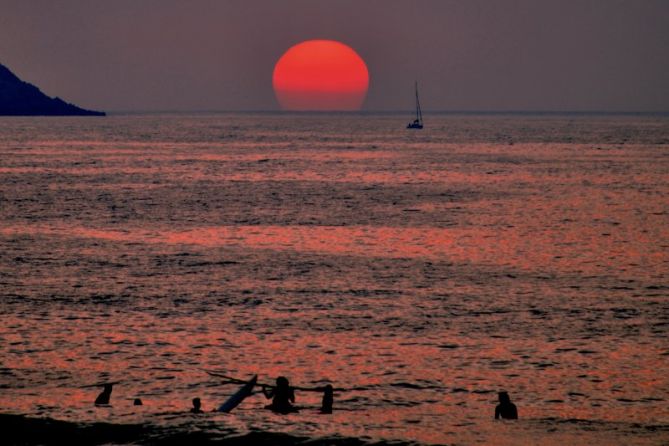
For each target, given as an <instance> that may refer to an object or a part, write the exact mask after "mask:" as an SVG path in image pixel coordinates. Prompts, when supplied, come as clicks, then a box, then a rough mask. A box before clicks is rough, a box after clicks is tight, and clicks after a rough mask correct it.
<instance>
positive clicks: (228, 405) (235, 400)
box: [218, 375, 258, 413]
mask: <svg viewBox="0 0 669 446" xmlns="http://www.w3.org/2000/svg"><path fill="white" fill-rule="evenodd" d="M257 380H258V375H253V378H251V379H250V380H249V381H248V382H247V383H246V384H244V385H243V386H241V387H240V388H239V390H238V391H236V392H235V393H234V394H233V395H232V396H231V397H230V398H228V399H227V400H226V401H225V402H224V403H223V404H221V406H220V407H219V408H218V411H219V412H226V413H227V412H230V411H231V410H232V409H234V408H235V407H237V406H239V405H240V404H241V402H242V401H244V399H245V398H246V397H247V396H249V395H251V392H253V387H254V386H255V385H256V381H257Z"/></svg>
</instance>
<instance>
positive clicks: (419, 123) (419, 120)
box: [407, 82, 423, 129]
mask: <svg viewBox="0 0 669 446" xmlns="http://www.w3.org/2000/svg"><path fill="white" fill-rule="evenodd" d="M407 128H408V129H422V128H423V112H421V110H420V101H419V100H418V82H416V119H414V121H413V122H410V123H409V124H407Z"/></svg>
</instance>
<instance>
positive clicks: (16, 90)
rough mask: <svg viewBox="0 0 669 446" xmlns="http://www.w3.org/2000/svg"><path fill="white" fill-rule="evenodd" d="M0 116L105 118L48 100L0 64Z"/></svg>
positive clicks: (59, 101)
mask: <svg viewBox="0 0 669 446" xmlns="http://www.w3.org/2000/svg"><path fill="white" fill-rule="evenodd" d="M0 116H105V113H104V112H99V111H92V110H84V109H83V108H79V107H77V106H76V105H72V104H68V103H67V102H65V101H63V100H62V99H60V98H50V97H49V96H47V95H45V94H44V93H42V92H41V91H40V89H39V88H37V87H35V86H34V85H32V84H29V83H28V82H23V81H22V80H21V79H19V78H18V77H16V75H15V74H14V73H12V72H11V71H9V69H8V68H7V67H5V66H4V65H2V64H0Z"/></svg>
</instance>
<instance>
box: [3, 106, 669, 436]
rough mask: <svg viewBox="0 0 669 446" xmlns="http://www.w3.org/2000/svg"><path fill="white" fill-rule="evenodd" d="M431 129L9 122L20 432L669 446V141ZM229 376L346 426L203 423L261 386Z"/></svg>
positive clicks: (272, 420)
mask: <svg viewBox="0 0 669 446" xmlns="http://www.w3.org/2000/svg"><path fill="white" fill-rule="evenodd" d="M409 118H410V116H403V115H336V114H335V115H311V116H310V115H300V114H295V115H290V114H284V115H281V114H202V115H135V116H131V115H128V116H111V117H107V118H99V119H98V118H83V119H82V118H0V411H1V412H2V413H4V414H5V415H0V417H5V420H7V419H11V420H15V419H16V418H7V417H9V415H8V414H19V415H22V416H25V417H38V418H43V417H48V418H53V419H57V420H62V421H66V422H67V426H70V427H71V428H72V429H74V431H76V429H84V428H85V426H88V425H89V424H88V423H91V422H97V421H104V422H109V423H113V424H114V425H118V426H119V427H118V429H121V428H122V426H120V425H127V424H141V425H142V426H143V429H145V431H142V433H140V434H137V435H139V437H137V438H134V437H133V438H131V439H129V440H127V442H131V441H137V442H140V443H141V442H147V441H154V440H156V439H168V440H169V439H178V438H185V439H188V438H190V437H189V435H198V437H197V438H198V439H199V440H198V441H206V440H211V441H214V440H216V441H218V440H221V441H222V442H223V443H224V444H225V442H226V441H228V440H226V439H227V438H228V437H231V436H236V437H239V436H242V439H244V438H246V439H247V440H248V442H249V443H253V442H256V443H262V442H266V443H268V444H272V443H276V442H278V441H279V439H281V441H289V442H290V441H294V442H298V441H301V439H304V438H310V439H312V440H314V441H315V444H319V442H322V443H323V444H330V443H333V442H336V441H346V440H345V439H344V437H345V438H357V439H359V440H360V441H362V442H365V443H368V442H377V441H382V442H383V443H388V442H392V441H393V440H403V441H408V442H411V441H415V442H418V443H421V444H432V443H437V444H450V443H456V444H499V445H505V444H555V445H557V444H585V443H588V444H590V445H610V444H638V445H651V444H652V445H656V444H667V443H668V442H669V340H668V339H669V117H666V116H664V117H663V116H532V115H520V116H502V115H498V116H455V115H441V116H429V117H428V119H427V120H426V128H425V129H424V130H422V131H408V130H406V129H404V125H405V124H406V122H407V121H408V119H409ZM203 369H208V370H218V371H220V372H222V373H224V374H227V375H232V376H236V377H239V378H244V379H247V378H249V377H250V376H252V375H253V374H258V375H259V381H261V382H266V383H269V382H273V380H274V379H275V378H276V376H278V375H285V376H286V377H288V378H289V379H290V381H291V383H292V384H294V385H299V386H306V387H314V386H321V385H324V384H326V383H332V384H333V385H334V386H335V387H336V388H337V389H339V390H338V391H337V392H336V393H335V406H334V407H335V412H334V414H333V415H329V416H328V415H319V414H318V408H319V406H320V398H321V395H320V394H318V393H308V392H298V393H297V403H298V404H299V405H300V406H301V407H302V408H303V409H302V411H301V412H300V413H299V414H293V415H289V416H280V415H274V414H272V413H270V412H268V411H266V410H263V409H262V408H263V406H264V405H265V404H267V401H266V400H265V399H264V397H262V395H254V396H252V397H250V398H248V399H247V400H246V401H244V402H243V404H242V405H241V406H240V407H239V408H238V409H237V410H236V411H234V412H233V413H232V414H214V413H206V414H204V415H200V416H196V415H191V414H189V413H187V411H188V409H189V408H190V401H191V399H192V398H193V397H200V398H201V399H202V402H203V408H204V409H205V410H206V411H207V412H209V411H210V410H211V409H213V408H214V407H216V406H217V405H218V404H220V403H221V402H222V401H224V400H225V399H226V398H227V396H229V395H230V394H232V393H234V391H235V390H236V388H237V387H236V385H227V384H222V383H221V382H220V380H219V379H217V378H214V377H212V376H210V375H208V374H207V373H205V372H204V371H203ZM108 381H114V382H116V381H118V382H119V383H118V384H117V385H116V386H115V388H114V392H113V394H112V405H111V407H106V408H94V407H93V404H92V402H93V400H94V399H95V397H96V395H97V393H98V392H99V389H98V388H96V387H91V385H95V384H99V383H103V382H108ZM500 390H507V391H508V392H509V393H510V395H511V398H512V400H513V401H514V402H515V403H516V405H517V406H518V409H519V414H520V417H521V419H520V420H519V421H518V422H495V421H494V420H493V413H494V408H495V404H496V400H497V392H498V391H500ZM137 397H139V398H141V399H142V400H143V401H144V406H141V407H134V406H133V405H132V401H133V399H134V398H137ZM19 419H21V420H23V419H24V418H19ZM31 422H32V421H31ZM35 423H37V424H36V426H37V428H39V426H40V425H39V423H38V422H37V421H35ZM5 424H7V423H5ZM112 427H113V426H112ZM124 432H125V431H124ZM282 434H287V436H286V435H282ZM193 438H195V437H193ZM151 439H153V440H151ZM286 439H288V440H286ZM290 439H293V440H290ZM191 440H192V438H191ZM237 440H239V438H237ZM123 441H125V440H123ZM123 441H121V442H123ZM156 441H157V440H156ZM175 441H176V440H175ZM189 441H190V440H189ZM230 441H232V440H230ZM282 444H285V443H282ZM346 444H353V443H346Z"/></svg>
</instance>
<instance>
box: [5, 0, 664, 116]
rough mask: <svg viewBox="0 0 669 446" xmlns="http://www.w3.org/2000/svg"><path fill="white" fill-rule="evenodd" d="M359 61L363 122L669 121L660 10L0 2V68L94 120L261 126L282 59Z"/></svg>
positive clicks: (400, 2)
mask: <svg viewBox="0 0 669 446" xmlns="http://www.w3.org/2000/svg"><path fill="white" fill-rule="evenodd" d="M318 38H320V39H334V40H339V41H341V42H343V43H346V44H347V45H350V46H351V47H353V48H354V49H355V50H356V51H357V52H358V53H359V54H360V55H361V56H362V58H363V59H364V60H365V61H366V63H367V66H368V68H369V72H370V89H369V94H368V96H367V100H366V102H365V105H364V109H366V110H402V109H411V108H412V107H413V91H412V88H413V81H414V79H417V80H418V81H419V83H420V86H421V96H422V103H423V105H424V108H425V109H427V110H612V111H620V110H650V111H660V110H661V111H667V110H669V0H555V1H553V0H460V1H450V0H409V1H405V0H353V1H349V0H337V1H326V0H322V1H319V0H267V1H261V0H240V1H226V0H114V1H102V0H62V1H55V0H0V63H2V64H5V65H7V66H8V67H9V68H10V69H11V70H13V71H14V72H15V73H16V74H17V75H18V76H19V77H21V78H22V79H24V80H26V81H28V82H32V83H34V84H36V85H38V86H39V87H40V88H42V90H43V91H44V92H45V93H47V94H49V95H52V96H56V95H57V96H60V97H62V98H64V99H65V100H68V101H71V102H74V103H76V104H78V105H81V106H85V107H91V108H97V109H102V110H276V109H278V105H277V102H276V99H275V97H274V93H273V90H272V70H273V67H274V64H275V63H276V61H277V60H278V58H279V57H280V56H281V54H282V53H283V52H284V51H285V50H286V49H288V48H289V47H290V46H292V45H294V44H296V43H298V42H301V41H303V40H307V39H318Z"/></svg>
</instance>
